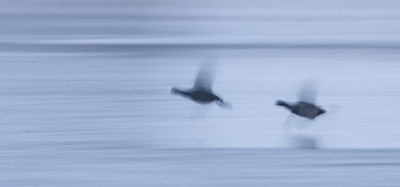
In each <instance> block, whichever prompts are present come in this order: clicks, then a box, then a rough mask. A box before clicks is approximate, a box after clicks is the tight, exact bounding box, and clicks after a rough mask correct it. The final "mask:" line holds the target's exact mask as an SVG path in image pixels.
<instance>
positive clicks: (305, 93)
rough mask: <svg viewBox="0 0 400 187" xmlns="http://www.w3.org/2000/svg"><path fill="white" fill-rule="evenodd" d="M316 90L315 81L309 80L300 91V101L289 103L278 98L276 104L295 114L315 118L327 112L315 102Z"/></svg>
mask: <svg viewBox="0 0 400 187" xmlns="http://www.w3.org/2000/svg"><path fill="white" fill-rule="evenodd" d="M316 92H317V91H316V85H315V83H314V82H312V81H308V82H306V84H305V85H304V87H303V89H302V90H301V91H300V93H299V100H300V101H299V102H296V103H295V104H289V103H287V102H285V101H282V100H278V101H276V103H275V104H276V105H278V106H283V107H285V108H287V109H289V110H290V111H291V112H292V113H293V114H296V115H298V116H301V117H305V118H308V119H310V120H313V119H315V118H316V117H317V116H319V115H321V114H324V113H325V112H326V111H325V110H324V109H321V108H320V107H318V106H317V105H316V104H315V103H316Z"/></svg>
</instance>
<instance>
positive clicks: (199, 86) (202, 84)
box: [193, 62, 215, 92]
mask: <svg viewBox="0 0 400 187" xmlns="http://www.w3.org/2000/svg"><path fill="white" fill-rule="evenodd" d="M214 76H215V63H212V62H203V63H202V64H201V67H200V70H199V73H198V74H197V77H196V80H195V81H194V86H193V89H196V90H204V91H209V92H211V90H212V86H213V82H214Z"/></svg>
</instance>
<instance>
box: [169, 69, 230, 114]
mask: <svg viewBox="0 0 400 187" xmlns="http://www.w3.org/2000/svg"><path fill="white" fill-rule="evenodd" d="M214 73H215V65H214V64H213V63H203V64H202V66H201V69H200V71H199V73H198V74H197V77H196V80H195V82H194V86H193V88H191V89H188V90H180V89H178V88H175V87H172V88H171V89H170V90H169V92H170V93H172V94H177V95H180V96H182V97H185V98H189V99H191V100H192V101H194V102H196V103H199V104H209V103H212V102H214V101H215V102H216V103H217V105H218V106H220V107H226V108H230V107H231V104H230V103H227V102H225V101H224V100H222V99H221V98H220V97H218V96H217V95H215V94H214V93H213V91H212V85H213V82H214Z"/></svg>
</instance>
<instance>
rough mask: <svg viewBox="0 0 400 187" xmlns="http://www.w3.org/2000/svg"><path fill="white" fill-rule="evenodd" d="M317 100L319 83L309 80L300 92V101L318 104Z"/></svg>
mask: <svg viewBox="0 0 400 187" xmlns="http://www.w3.org/2000/svg"><path fill="white" fill-rule="evenodd" d="M316 100H317V82H316V81H315V80H312V79H310V80H308V81H306V82H305V83H304V85H303V88H302V89H301V90H300V92H299V101H303V102H307V103H310V104H314V105H315V104H316Z"/></svg>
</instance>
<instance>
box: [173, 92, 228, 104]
mask: <svg viewBox="0 0 400 187" xmlns="http://www.w3.org/2000/svg"><path fill="white" fill-rule="evenodd" d="M171 93H173V94H178V95H181V96H182V97H186V98H189V99H191V100H192V101H194V102H197V103H200V104H207V103H211V102H213V101H217V102H222V99H221V98H220V97H218V96H216V95H215V94H213V93H212V92H208V91H201V90H188V91H182V90H179V89H176V88H171Z"/></svg>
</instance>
